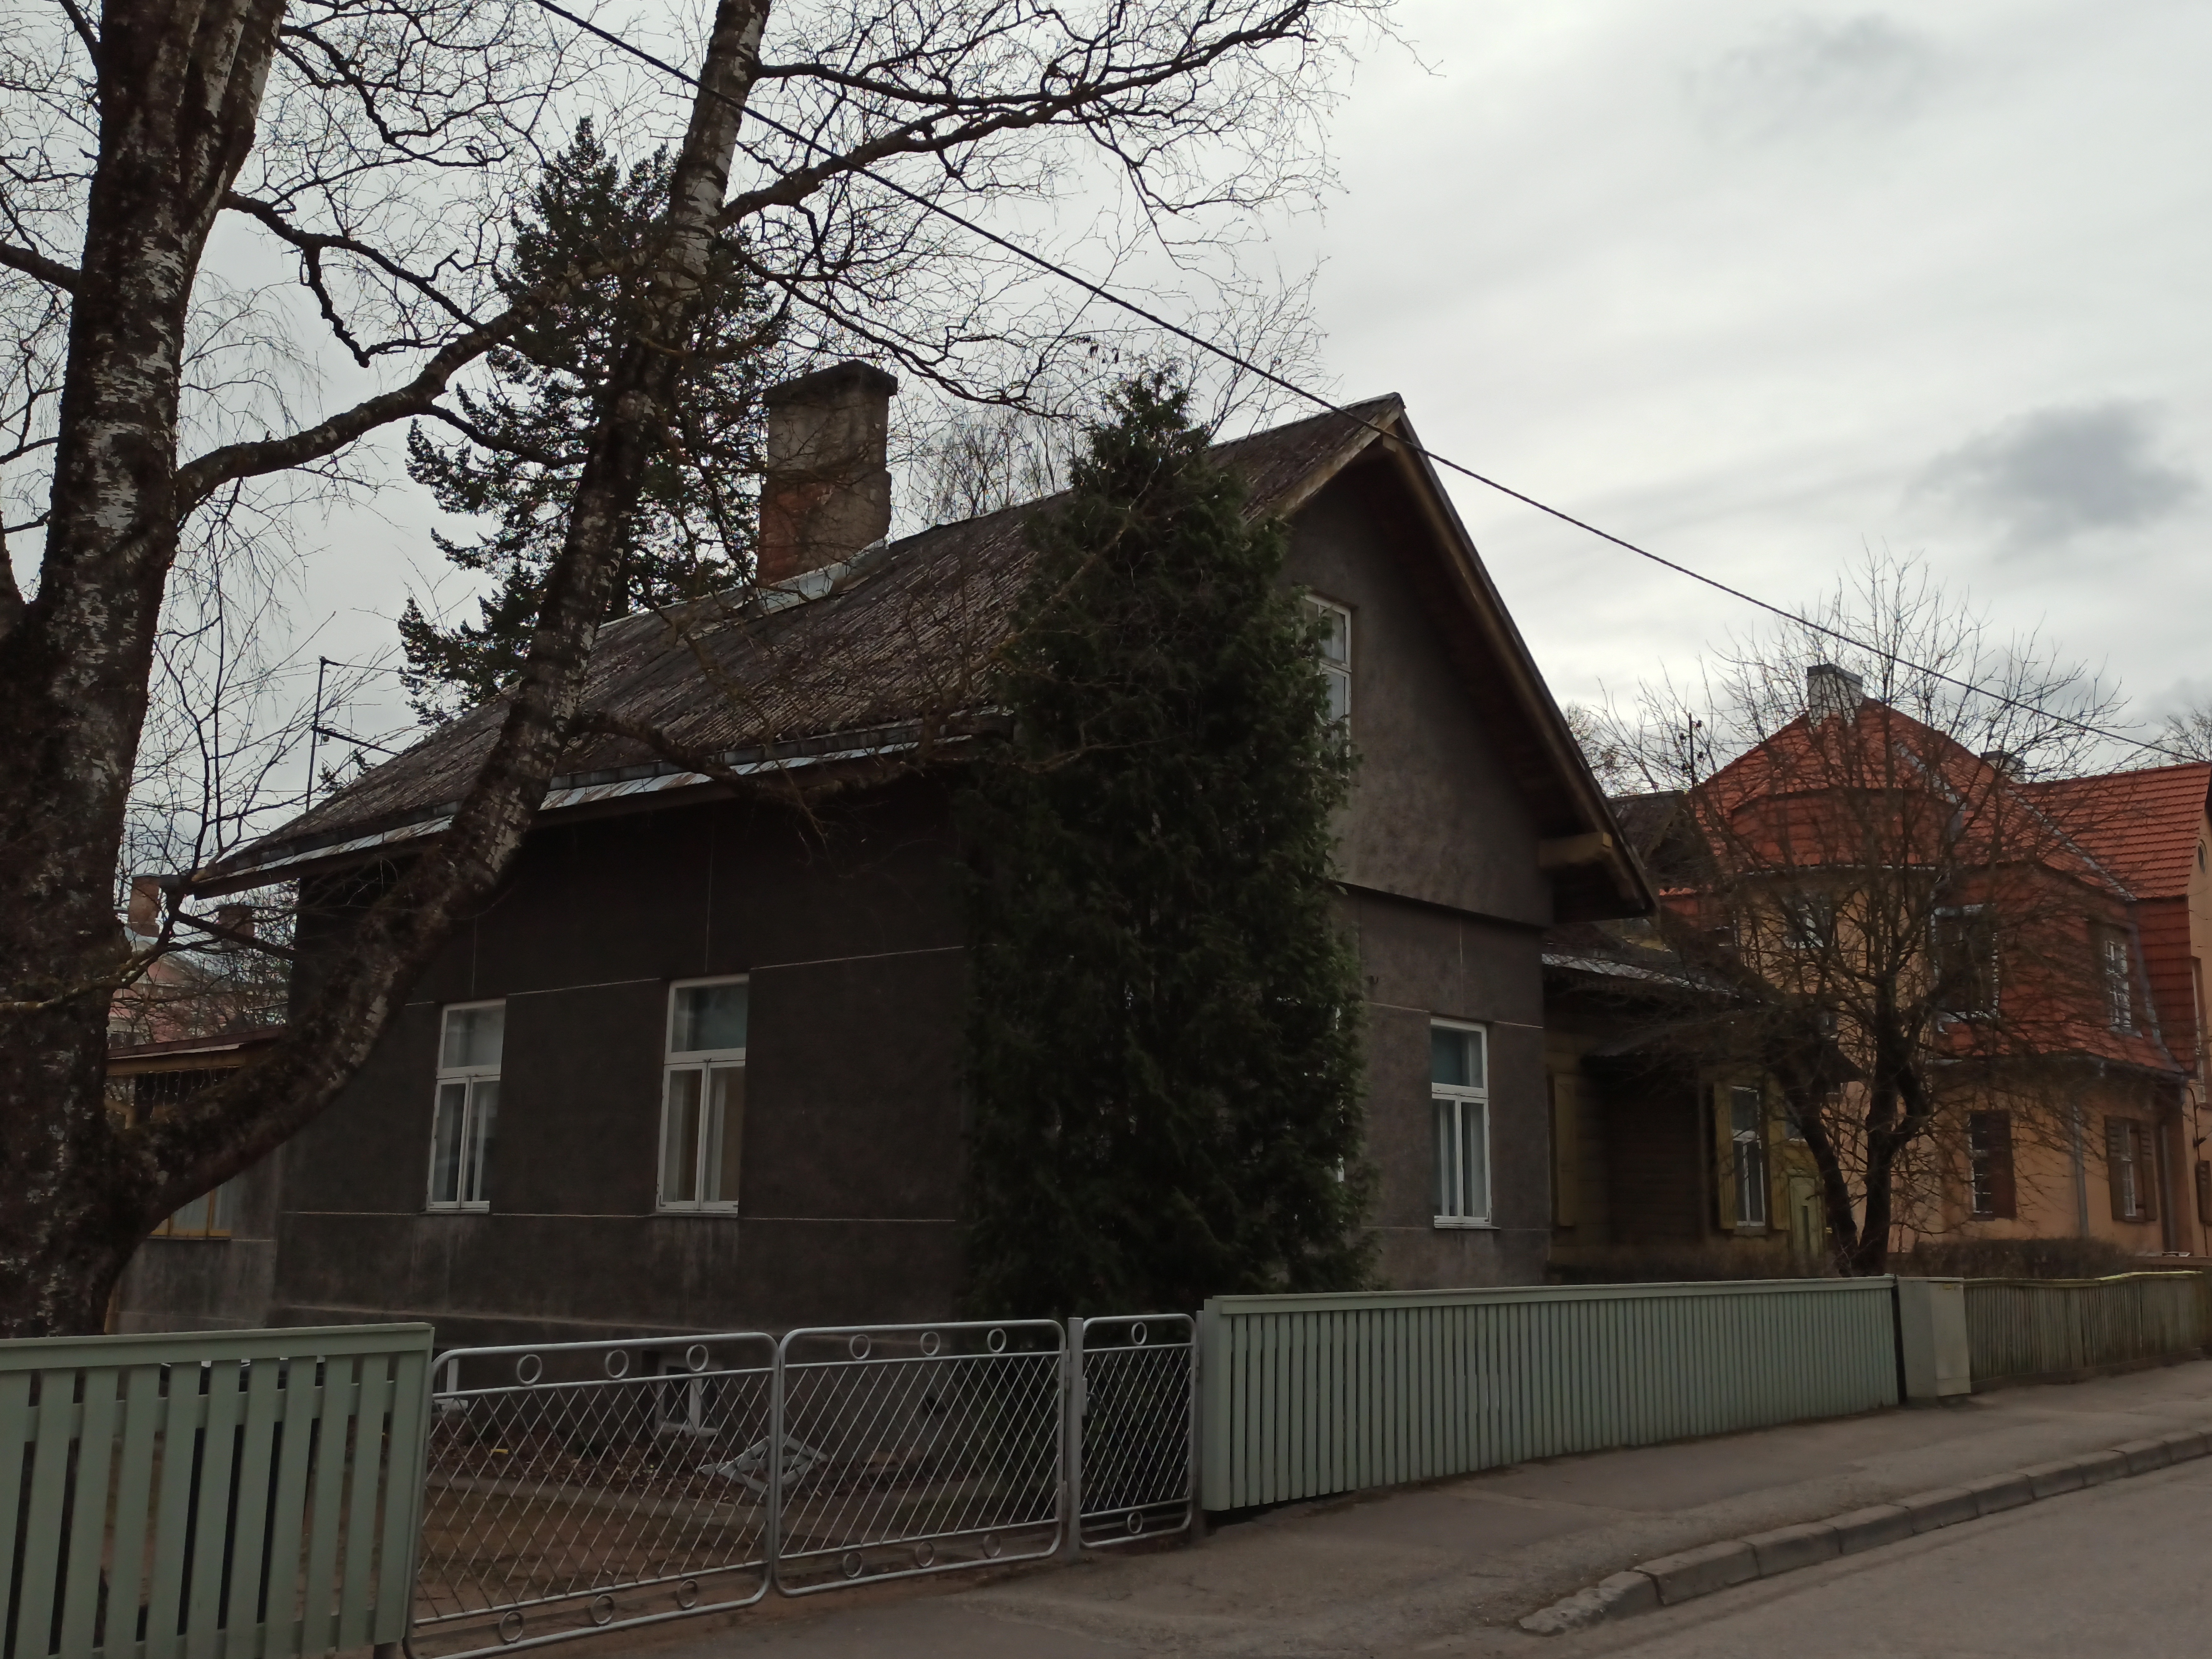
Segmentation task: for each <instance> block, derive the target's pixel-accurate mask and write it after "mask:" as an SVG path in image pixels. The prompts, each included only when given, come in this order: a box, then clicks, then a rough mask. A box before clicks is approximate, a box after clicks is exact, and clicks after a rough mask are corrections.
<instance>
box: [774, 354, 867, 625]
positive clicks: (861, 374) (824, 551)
mask: <svg viewBox="0 0 2212 1659" xmlns="http://www.w3.org/2000/svg"><path fill="white" fill-rule="evenodd" d="M897 391H898V382H897V381H896V380H894V379H893V378H892V377H891V376H890V375H889V374H884V371H883V370H881V369H880V368H875V367H874V366H872V364H868V363H860V362H842V363H833V364H831V365H830V366H829V368H818V369H817V370H815V371H814V373H812V374H802V375H800V376H799V378H798V379H797V380H786V381H785V382H784V383H783V384H782V385H781V386H770V387H769V389H768V393H767V402H768V465H767V468H766V470H765V474H764V476H763V477H762V479H761V504H760V545H759V550H758V553H757V564H758V570H757V576H756V580H759V581H761V582H764V583H767V582H787V581H789V580H791V579H792V578H793V577H794V576H803V575H805V574H806V573H807V572H808V571H810V570H818V569H820V568H822V567H823V565H825V564H836V563H837V562H840V561H841V560H844V559H849V558H851V557H852V556H853V555H854V554H855V553H857V552H859V551H860V550H861V549H862V548H864V547H866V546H867V545H868V544H870V543H872V542H876V541H880V540H881V539H882V538H884V536H885V535H886V534H887V533H889V532H890V527H891V475H890V469H889V468H888V467H887V466H886V465H884V459H885V451H886V449H887V448H888V447H889V444H890V412H891V398H892V396H893V394H894V393H896V392H897Z"/></svg>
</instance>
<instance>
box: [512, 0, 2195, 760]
mask: <svg viewBox="0 0 2212 1659" xmlns="http://www.w3.org/2000/svg"><path fill="white" fill-rule="evenodd" d="M532 3H533V4H535V5H537V6H538V7H539V8H540V9H543V10H545V11H549V12H551V13H552V14H553V15H555V16H556V17H561V18H564V19H566V20H567V21H568V22H570V23H573V24H574V25H575V27H578V28H580V29H582V30H583V31H584V32H585V33H587V34H592V35H596V36H597V37H598V38H599V40H604V41H605V42H606V43H607V44H608V45H609V46H612V47H614V48H615V49H616V50H617V52H625V53H627V54H628V55H629V56H630V57H632V58H636V59H637V60H638V61H639V62H640V63H642V64H649V65H650V66H652V67H653V68H654V69H657V70H659V71H660V72H661V73H662V74H664V75H666V76H672V77H673V78H674V79H676V80H678V81H680V82H683V83H684V85H685V86H688V87H690V88H693V89H694V90H695V91H699V92H703V93H706V94H707V95H708V97H710V98H714V99H717V100H720V101H721V102H722V103H725V104H727V105H729V106H731V107H732V109H735V110H737V111H738V113H739V114H740V115H742V116H744V117H745V118H748V119H750V120H753V121H757V122H758V123H759V124H760V125H762V126H764V127H766V128H768V129H769V131H771V132H776V133H781V135H782V136H783V137H786V138H788V139H790V140H791V141H792V142H793V143H798V144H804V145H805V147H806V148H807V149H811V150H812V151H814V152H815V153H816V154H817V155H823V156H828V157H832V158H834V157H835V156H836V154H837V152H836V151H835V150H833V149H830V148H829V146H828V145H827V144H824V143H822V142H821V141H820V140H818V139H816V138H811V137H807V135H806V134H805V133H803V132H799V131H796V130H794V129H793V128H791V127H787V126H786V125H784V124H783V123H782V122H781V121H779V120H776V119H775V118H774V117H773V116H768V115H763V114H762V113H761V112H760V111H758V110H757V109H755V108H753V107H751V106H750V105H748V104H746V103H745V102H744V100H741V99H736V98H732V97H731V96H730V95H729V94H727V93H725V92H719V91H715V90H714V89H713V88H708V87H704V86H702V85H701V84H700V82H699V78H698V76H695V75H693V74H691V73H690V72H689V71H688V70H683V69H679V68H678V67H677V65H675V64H671V63H670V62H668V60H667V59H665V58H659V57H656V56H654V55H653V53H652V52H647V51H646V49H645V48H644V47H642V46H635V45H633V44H632V43H631V42H629V41H628V40H624V39H623V37H622V36H621V35H619V34H616V33H612V32H611V31H610V30H607V29H604V28H601V27H599V25H598V24H597V23H594V22H592V21H591V20H590V19H588V18H585V17H580V16H578V15H576V14H575V13H574V12H573V11H570V10H569V9H568V8H567V7H565V6H563V5H562V4H560V3H559V0H532ZM855 171H857V172H858V173H861V174H862V175H863V176H865V177H866V178H868V179H872V180H873V181H874V182H875V183H876V184H878V185H881V186H882V187H883V188H884V189H885V190H888V191H890V192H891V193H892V194H893V195H895V196H899V197H904V198H905V199H906V200H907V201H909V202H911V203H913V204H915V206H916V207H919V208H921V209H922V210H924V211H926V212H929V213H933V214H935V215H936V216H938V217H939V218H941V219H946V220H949V221H951V222H952V223H954V224H956V225H958V226H959V227H960V228H962V229H963V230H965V231H967V232H969V234H971V235H975V236H980V237H981V238H982V239H983V240H985V241H987V242H988V243H990V244H991V245H992V246H994V247H999V248H1003V249H1004V250H1005V251H1006V252H1008V253H1011V254H1012V255H1013V256H1014V257H1015V258H1018V259H1020V260H1022V261H1024V263H1025V264H1031V265H1034V266H1036V268H1037V269H1038V270H1042V271H1045V272H1047V273H1048V274H1049V275H1051V276H1057V277H1059V278H1060V279H1061V280H1062V281H1063V282H1066V283H1073V285H1074V286H1075V287H1077V288H1079V289H1082V290H1083V291H1084V292H1085V293H1086V294H1088V295H1091V296H1092V297H1093V298H1095V299H1099V300H1103V301H1105V302H1106V303H1107V304H1108V305H1110V306H1115V307H1118V308H1120V309H1121V310H1122V311H1126V312H1127V313H1129V314H1130V315H1132V316H1134V317H1139V318H1142V319H1144V320H1145V321H1146V322H1148V323H1150V324H1152V326H1153V327H1155V328H1158V329H1163V330H1164V331H1166V332H1168V333H1170V334H1172V335H1173V336H1175V337H1176V338H1177V339H1179V340H1182V341H1184V342H1186V343H1188V344H1191V345H1194V346H1195V347H1197V348H1198V349H1200V351H1204V352H1206V353H1208V354H1210V355H1211V356H1215V357H1218V358H1219V359H1221V361H1222V362H1225V363H1228V364H1230V365H1231V367H1233V368H1238V369H1241V370H1243V372H1244V373H1246V374H1251V375H1255V376H1256V377H1258V378H1259V379H1261V380H1265V381H1266V382H1267V384H1268V385H1270V386H1274V387H1276V388H1277V389H1278V390H1279V391H1283V392H1288V393H1290V394H1291V396H1292V397H1294V398H1299V399H1301V400H1303V401H1304V402H1306V403H1310V404H1314V405H1316V407H1318V408H1320V409H1322V410H1325V411H1326V412H1328V413H1329V414H1332V415H1336V416H1341V417H1343V418H1344V419H1346V420H1348V421H1351V422H1354V423H1355V424H1357V425H1359V426H1364V427H1365V428H1367V429H1368V430H1369V431H1370V432H1373V433H1376V435H1380V436H1383V437H1388V438H1391V439H1393V440H1394V441H1396V442H1399V443H1401V444H1404V445H1405V447H1407V449H1410V450H1412V451H1413V453H1415V454H1417V455H1419V456H1420V457H1421V458H1422V459H1424V460H1426V461H1430V462H1431V463H1433V464H1434V465H1437V466H1440V467H1443V468H1444V469H1446V470H1447V471H1452V472H1456V473H1458V474H1459V475H1460V476H1461V477H1464V478H1468V479H1471V480H1472V481H1474V483H1479V484H1480V485H1482V486H1483V487H1484V488H1485V489H1492V490H1495V491H1496V492H1497V493H1498V494H1499V495H1504V496H1506V497H1507V498H1509V499H1510V500H1512V501H1519V502H1520V503H1521V504H1522V506H1524V507H1534V509H1535V510H1536V511H1537V512H1539V513H1544V514H1546V515H1547V517H1550V518H1553V519H1556V520H1559V522H1560V523H1562V524H1566V525H1572V526H1574V527H1575V528H1576V529H1577V530H1580V531H1582V532H1584V533H1586V534H1588V535H1591V536H1595V537H1596V538H1598V539H1599V540H1600V541H1602V542H1609V543H1611V544H1613V546H1615V547H1617V548H1620V550H1622V551H1623V552H1626V553H1633V554H1634V555H1635V556H1637V557H1638V558H1639V559H1648V560H1650V562H1652V563H1653V564H1656V565H1658V566H1659V567H1661V568H1662V569H1666V570H1671V571H1673V572H1674V574H1676V575H1678V576H1686V577H1688V578H1689V579H1690V580H1692V581H1693V582H1700V583H1703V584H1704V585H1705V586H1707V587H1710V588H1711V589H1712V590H1713V591H1714V592H1718V593H1725V594H1727V595H1728V596H1729V598H1730V599H1738V600H1741V602H1742V603H1744V604H1745V605H1752V606H1754V607H1756V608H1757V609H1759V610H1760V611H1765V612H1767V613H1768V614H1769V615H1770V616H1774V617H1780V618H1781V619H1782V620H1783V621H1784V622H1787V623H1794V624H1796V626H1797V627H1799V628H1803V629H1809V630H1811V631H1812V632H1813V633H1815V634H1819V635H1823V636H1824V637H1826V638H1828V639H1831V640H1834V641H1837V642H1838V644H1842V645H1848V646H1850V647H1852V648H1853V649H1854V650H1858V651H1863V652H1865V653H1867V654H1868V655H1869V656H1871V657H1878V658H1880V659H1881V660H1883V661H1884V662H1887V663H1888V664H1889V665H1892V666H1893V667H1902V668H1909V669H1911V671H1913V672H1914V673H1916V674H1925V675H1927V676H1928V677H1929V678H1931V679H1936V680H1940V681H1942V683H1943V684H1946V685H1949V686H1953V687H1954V688H1956V689H1957V690H1961V691H1966V692H1970V693H1972V695H1974V696H1980V697H1987V698H1989V699H1990V701H1992V702H1996V703H1999V704H2002V706H2004V707H2006V708H2013V709H2016V710H2018V711H2019V712H2021V713H2022V714H2033V715H2035V716H2037V717H2038V718H2039V719H2044V720H2056V721H2057V722H2058V723H2059V724H2060V725H2062V726H2072V727H2074V728H2075V730H2076V731H2080V732H2087V733H2089V734H2090V735H2091V736H2093V737H2099V738H2104V739H2105V740H2106V741H2107V742H2109V743H2118V744H2125V745H2127V746H2128V747H2130V748H2135V749H2142V750H2147V751H2148V752H2149V753H2151V754H2154V755H2164V756H2165V757H2167V758H2168V759H2169V760H2176V761H2194V760H2196V759H2197V758H2198V757H2197V756H2195V755H2191V754H2187V753H2185V752H2183V751H2182V750H2178V749H2169V748H2167V747H2166V746H2165V745H2164V744H2157V743H2152V742H2150V741H2148V739H2146V738H2136V737H2130V736H2129V735H2128V734H2127V733H2125V732H2116V731H2113V730H2112V729H2110V728H2108V727H2106V726H2097V725H2094V724H2093V723H2092V722H2090V721H2088V720H2076V719H2075V718H2074V717H2073V716H2072V715H2070V714H2058V713H2056V712H2054V711H2052V710H2051V709H2048V708H2038V707H2037V706H2036V705H2035V704H2033V703H2030V702H2023V701H2022V700H2021V699H2020V698H2018V697H2013V696H2007V695H2006V694H2005V693H2004V692H2002V691H1996V690H1990V688H1989V687H1988V686H1985V685H1981V684H1976V683H1975V682H1974V681H1972V680H1966V679H1961V678H1959V677H1958V676H1957V675H1955V674H1948V673H1946V672H1944V671H1942V669H1940V668H1930V667H1929V666H1928V665H1926V664H1924V663H1917V662H1914V661H1913V660H1912V659H1911V658H1909V657H1901V656H1899V655H1898V654H1897V653H1894V652H1890V651H1885V650H1883V649H1882V648H1881V647H1880V646H1875V645H1869V644H1868V643H1867V642H1866V641H1864V640H1862V639H1858V638H1856V637H1855V636H1853V635H1850V634H1846V633H1844V631H1843V630H1841V629H1835V628H1831V627H1829V626H1828V625H1827V624H1826V623H1817V622H1814V620H1813V619H1812V618H1811V617H1805V616H1801V615H1799V614H1798V613H1797V612H1796V611H1791V610H1789V609H1787V608H1785V607H1784V606H1782V605H1775V604H1772V603H1771V602H1770V601H1768V600H1765V599H1760V598H1759V596H1758V595H1756V594H1754V593H1747V592H1744V590H1743V589H1741V588H1740V587H1735V586H1730V585H1729V583H1727V582H1724V581H1723V580H1720V578H1718V577H1717V576H1708V575H1707V574H1705V572H1704V571H1702V570H1696V569H1692V568H1691V567H1690V566H1688V565H1686V564H1682V563H1680V562H1677V561H1675V560H1674V559H1670V558H1668V557H1667V556H1665V555H1663V554H1660V553H1654V552H1653V551H1652V550H1650V548H1648V547H1640V546H1638V544H1636V543H1634V542H1632V541H1630V540H1628V539H1627V538H1625V537H1621V536H1616V535H1614V534H1613V532H1611V531H1610V530H1606V529H1602V528H1601V527H1600V526H1596V525H1594V524H1592V523H1590V522H1589V520H1587V519H1578V518H1577V517H1576V516H1575V515H1574V514H1573V513H1570V512H1568V511H1566V510H1565V508H1564V507H1553V505H1552V504H1551V503H1550V502H1548V501H1539V500H1538V499H1537V498H1536V497H1535V496H1534V495H1528V494H1526V493H1525V492H1523V491H1522V490H1518V489H1514V488H1513V486H1512V485H1510V484H1508V483H1500V482H1499V481H1498V479H1496V478H1493V477H1490V476H1489V475H1488V474H1487V473H1484V472H1478V471H1475V469H1474V468H1473V467H1471V466H1468V465H1466V464H1464V463H1463V462H1460V461H1455V460H1454V459H1452V458H1451V457H1450V456H1449V455H1441V454H1438V453H1437V452H1436V451H1435V450H1433V449H1431V448H1429V447H1426V446H1425V445H1423V444H1419V443H1413V442H1410V441H1407V439H1406V438H1405V437H1403V436H1402V435H1399V434H1396V433H1391V432H1388V431H1386V430H1385V429H1384V428H1382V427H1380V426H1377V425H1376V423H1375V422H1372V421H1370V420H1367V419H1365V418H1364V417H1363V416H1358V415H1354V414H1353V413H1352V411H1351V410H1348V409H1346V408H1345V407H1344V406H1343V405H1342V404H1337V403H1334V402H1332V401H1331V400H1330V399H1328V398H1324V397H1323V396H1322V394H1321V393H1319V392H1315V391H1312V390H1310V388H1308V387H1305V386H1300V385H1298V384H1297V382H1295V381H1293V380H1286V379H1285V378H1284V377H1283V376H1282V375H1280V374H1276V373H1275V372H1274V371H1273V369H1269V368H1262V367H1261V366H1260V365H1259V364H1257V363H1255V362H1250V361H1249V360H1248V359H1246V358H1244V357H1243V356H1239V355H1237V352H1235V351H1234V350H1232V349H1230V348H1229V347H1227V346H1225V345H1221V344H1218V343H1216V342H1214V341H1212V340H1209V339H1207V338H1206V337H1204V336H1203V335H1200V334H1197V333H1194V332H1193V331H1191V330H1189V329H1187V328H1185V327H1183V326H1182V325H1181V324H1179V323H1175V322H1170V320H1169V319H1167V318H1165V317H1163V316H1161V315H1160V314H1159V313H1157V312H1155V311H1152V310H1151V309H1149V308H1148V307H1145V306H1143V305H1140V304H1139V303H1138V302H1137V301H1134V300H1132V299H1129V298H1128V297H1127V296H1126V295H1121V294H1117V293H1115V291H1114V290H1113V289H1109V288H1107V287H1106V286H1105V285H1104V284H1103V283H1096V282H1093V281H1092V280H1091V278H1089V277H1088V276H1084V275H1083V274H1082V273H1081V272H1080V271H1075V270H1069V269H1068V268H1067V267H1066V266H1065V265H1063V264H1058V263H1057V262H1055V261H1054V260H1052V259H1050V258H1047V257H1046V256H1045V255H1043V254H1042V253H1038V252H1035V251H1034V250H1033V249H1030V248H1026V247H1024V246H1021V244H1019V243H1018V242H1015V241H1013V240H1010V239H1008V238H1007V237H1005V236H1002V235H1000V234H999V233H998V232H997V231H994V230H992V229H989V228H987V227H985V226H983V225H980V224H977V223H976V222H975V221H974V220H973V219H969V218H968V217H966V216H963V215H962V214H958V213H956V212H954V211H953V210H951V208H948V207H946V206H945V205H944V204H942V203H940V202H936V201H933V200H932V199H930V198H929V197H926V196H924V195H922V194H921V192H919V191H914V190H909V189H908V187H907V186H906V185H902V184H900V183H899V182H898V181H897V180H896V179H887V178H885V177H884V175H883V174H882V173H878V172H877V171H876V170H875V169H874V168H873V167H860V168H857V169H855Z"/></svg>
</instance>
